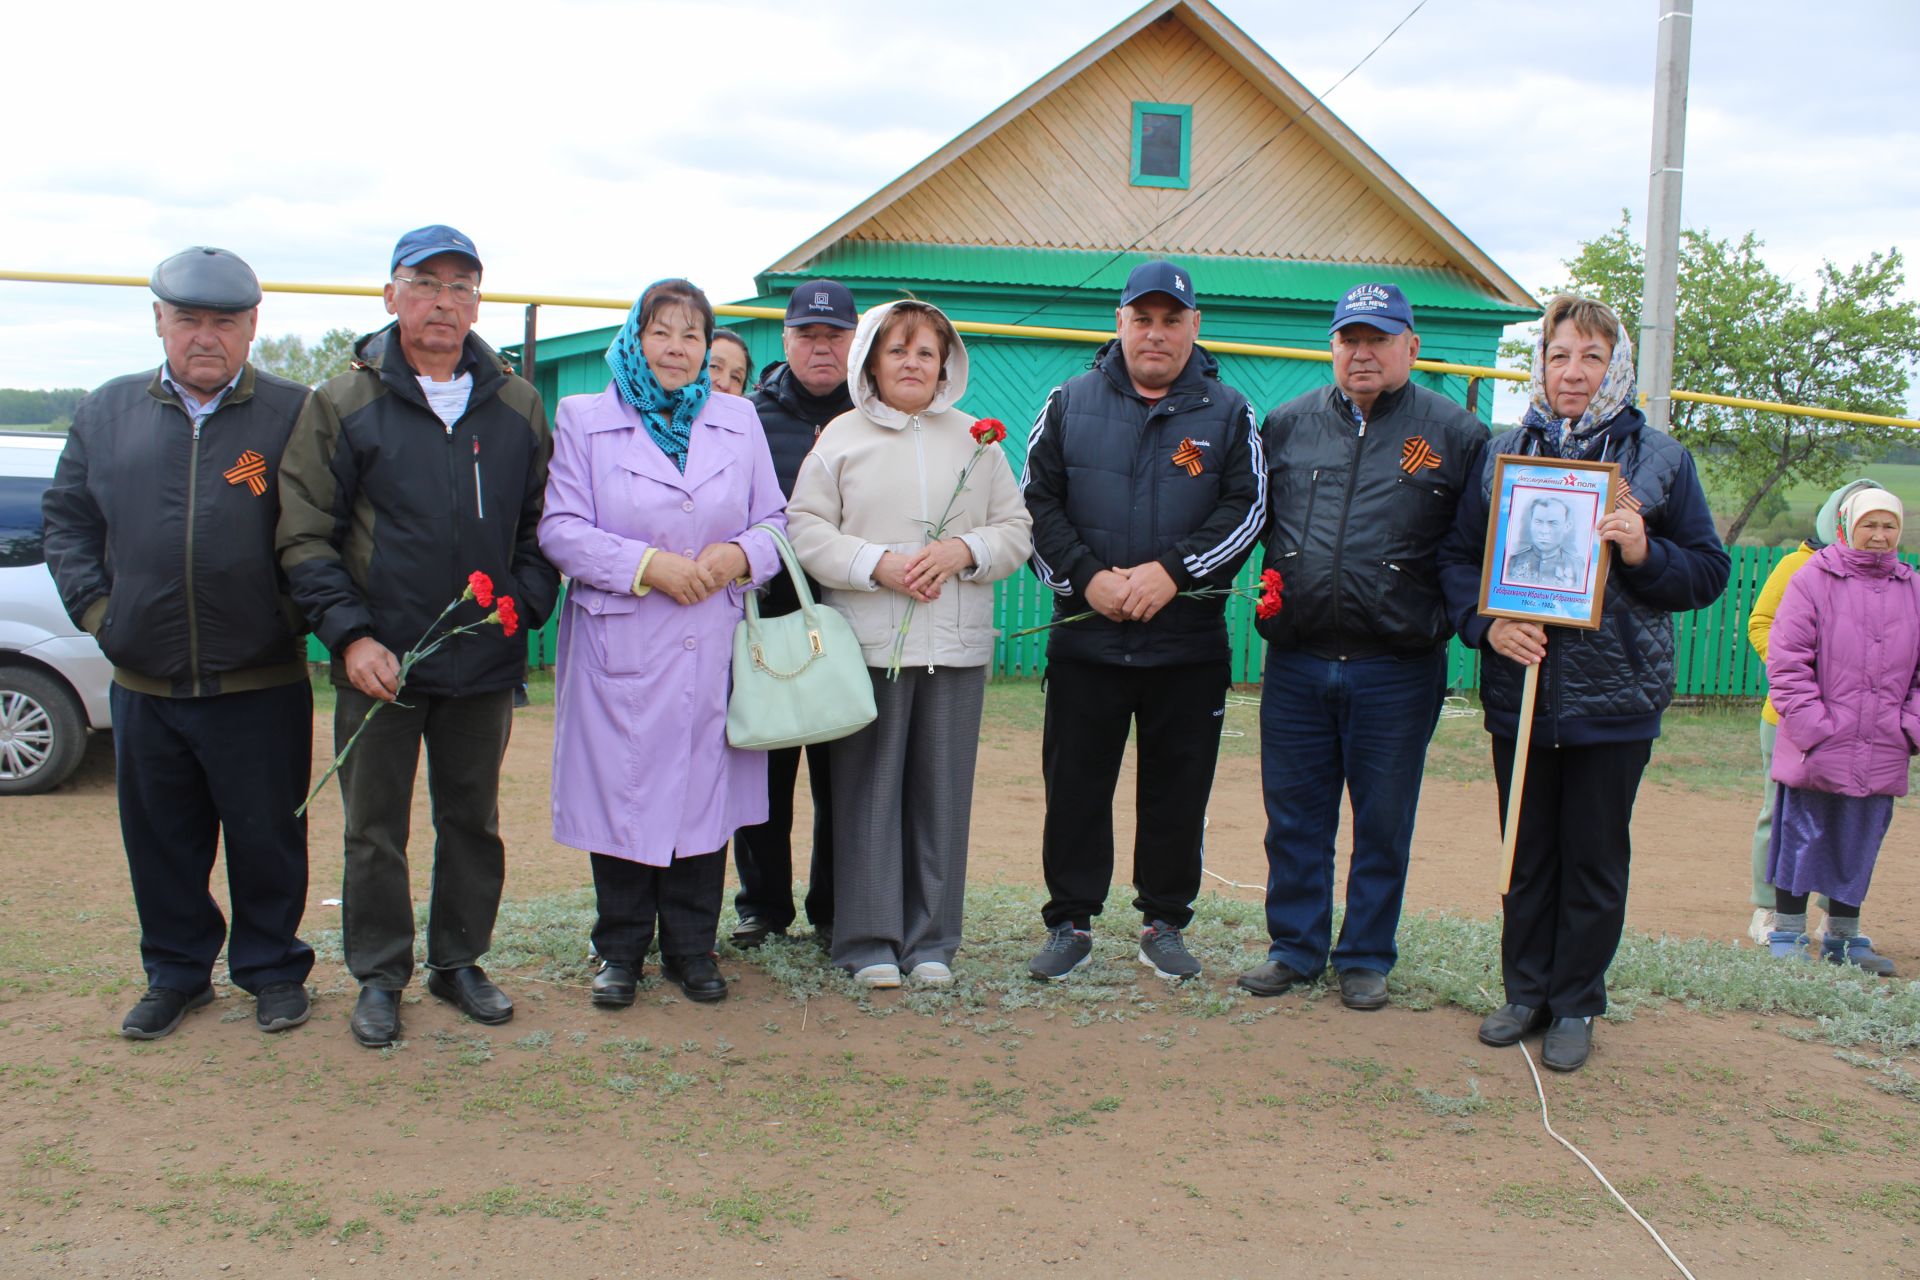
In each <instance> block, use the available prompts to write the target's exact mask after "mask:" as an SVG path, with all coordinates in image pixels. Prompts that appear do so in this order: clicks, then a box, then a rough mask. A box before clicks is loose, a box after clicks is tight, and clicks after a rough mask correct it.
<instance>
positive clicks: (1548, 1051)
mask: <svg viewBox="0 0 1920 1280" xmlns="http://www.w3.org/2000/svg"><path fill="white" fill-rule="evenodd" d="M1592 1052H1593V1024H1592V1023H1591V1022H1588V1021H1587V1020H1586V1019H1585V1018H1555V1019H1554V1020H1553V1025H1552V1026H1550V1027H1548V1028H1547V1038H1546V1040H1545V1042H1544V1043H1542V1044H1541V1046H1540V1061H1542V1062H1544V1063H1546V1065H1547V1068H1548V1070H1550V1071H1578V1070H1579V1069H1580V1068H1582V1067H1584V1066H1586V1065H1587V1055H1588V1054H1589V1053H1592Z"/></svg>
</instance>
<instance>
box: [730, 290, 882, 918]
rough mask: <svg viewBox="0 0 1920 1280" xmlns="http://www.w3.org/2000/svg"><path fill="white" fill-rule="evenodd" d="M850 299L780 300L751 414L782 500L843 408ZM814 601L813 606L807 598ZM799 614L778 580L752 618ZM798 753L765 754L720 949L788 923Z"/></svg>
mask: <svg viewBox="0 0 1920 1280" xmlns="http://www.w3.org/2000/svg"><path fill="white" fill-rule="evenodd" d="M858 321H859V317H858V316H857V315H856V314H855V313H854V309H853V294H852V292H850V291H849V290H848V289H847V287H846V286H845V285H843V284H841V283H840V282H839V281H837V280H809V281H807V283H805V284H803V285H801V286H800V287H799V288H797V289H795V290H794V291H793V293H792V295H791V296H790V297H789V298H788V299H787V323H786V328H785V330H784V331H783V332H782V335H781V344H782V346H783V348H784V349H785V355H786V357H787V358H786V359H785V360H783V361H780V362H779V363H777V364H770V365H768V366H767V367H766V369H765V370H764V371H762V373H761V375H760V385H759V386H758V387H756V388H754V392H753V407H754V409H755V410H756V411H758V413H759V414H760V425H761V427H763V428H764V429H765V431H766V433H767V448H768V449H769V450H771V451H772V453H773V469H774V472H775V474H776V475H778V476H779V478H780V492H781V493H784V494H786V495H788V496H789V497H791V496H792V495H793V480H794V477H795V476H796V475H798V474H799V472H800V464H801V463H802V462H803V461H805V460H806V456H807V454H809V453H811V452H812V451H813V442H814V441H815V440H817V439H819V438H820V431H821V429H822V428H823V427H825V426H826V425H827V424H828V423H829V422H832V421H833V420H834V419H835V418H837V417H839V416H840V415H841V414H843V413H845V412H847V411H848V410H849V409H851V408H853V397H852V396H851V395H849V394H848V393H847V354H848V352H850V351H851V350H852V349H853V330H854V326H855V325H856V324H857V323H858ZM814 598H815V599H816V600H817V599H819V592H818V591H817V590H816V591H815V593H814ZM799 607H800V597H799V595H798V594H797V593H796V592H795V591H794V587H793V579H792V578H791V577H789V576H788V575H787V574H786V573H785V572H784V571H783V572H781V573H780V574H779V575H778V576H776V577H775V578H774V580H773V581H772V582H770V583H768V584H767V594H766V599H765V600H763V601H762V602H761V605H760V613H761V616H762V617H768V618H774V617H779V616H780V615H781V614H786V613H792V612H793V611H794V610H795V609H798V608H799ZM830 745H831V744H830V743H825V742H820V743H815V744H814V745H813V746H810V747H807V748H806V749H805V750H806V753H807V789H808V790H809V791H810V792H811V793H812V795H813V857H812V870H811V871H810V872H809V873H808V875H807V903H806V907H807V921H808V923H810V924H811V925H813V931H814V936H815V938H816V939H817V940H818V941H819V943H820V945H821V946H822V947H823V948H831V947H832V945H833V780H832V775H831V774H830V773H829V772H828V770H827V758H828V748H829V746H830ZM800 752H801V748H799V747H785V748H782V749H781V750H779V751H769V752H768V753H767V820H766V821H765V822H762V823H757V824H756V825H754V826H751V827H742V828H740V830H738V831H736V832H734V833H733V865H734V869H735V870H736V871H737V872H738V873H739V876H740V892H739V893H738V894H737V895H735V897H734V900H733V908H734V912H735V913H736V914H737V915H738V916H739V917H740V920H739V924H738V925H736V926H735V927H734V930H733V933H732V935H731V937H730V938H729V941H731V942H732V943H733V945H734V946H736V947H757V946H759V945H760V944H761V943H762V942H765V941H766V940H767V938H768V937H769V936H771V935H774V934H784V933H785V932H786V931H787V926H788V925H790V924H792V923H793V916H794V911H793V787H794V783H795V781H796V780H797V779H798V777H799V773H800Z"/></svg>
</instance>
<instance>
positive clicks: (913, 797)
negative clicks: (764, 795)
mask: <svg viewBox="0 0 1920 1280" xmlns="http://www.w3.org/2000/svg"><path fill="white" fill-rule="evenodd" d="M867 674H868V675H869V676H870V677H872V679H873V700H874V704H875V706H876V708H877V709H878V711H879V716H878V718H876V719H875V720H874V722H873V723H872V724H870V725H868V726H867V727H866V728H864V729H862V730H861V731H860V732H858V733H856V734H854V735H853V736H852V737H848V738H842V739H840V740H839V741H838V742H835V743H834V744H833V883H834V915H833V963H834V964H836V965H839V966H840V967H841V968H843V969H848V970H856V969H862V968H865V967H866V966H868V965H871V964H898V965H899V966H900V967H901V968H902V969H906V970H910V969H912V968H913V966H915V965H917V964H921V963H923V962H925V961H929V960H934V961H938V962H939V963H941V964H951V963H952V962H953V955H954V952H956V951H958V950H959V949H960V917H961V913H962V912H963V910H964V909H965V905H966V890H967V828H968V820H969V818H970V816H971V813H972V809H973V766H974V759H975V757H976V756H977V755H978V754H979V750H980V711H981V706H982V703H983V701H984V699H985V697H986V690H987V672H986V668H985V667H940V668H937V669H936V670H935V671H934V672H933V673H932V674H928V672H927V669H926V668H925V667H905V668H903V669H902V670H901V672H900V678H899V680H897V681H892V680H888V679H887V673H886V672H885V671H884V670H882V669H879V668H873V667H869V668H868V669H867Z"/></svg>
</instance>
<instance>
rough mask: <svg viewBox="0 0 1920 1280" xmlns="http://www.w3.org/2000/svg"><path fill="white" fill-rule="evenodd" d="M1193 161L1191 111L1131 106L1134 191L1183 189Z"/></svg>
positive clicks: (1158, 105) (1169, 106) (1157, 104)
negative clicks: (1142, 188) (1140, 189)
mask: <svg viewBox="0 0 1920 1280" xmlns="http://www.w3.org/2000/svg"><path fill="white" fill-rule="evenodd" d="M1192 159H1193V108H1192V107H1180V106H1174V105H1172V104H1171V103H1166V102H1136V103H1134V104H1133V174H1132V177H1131V179H1130V180H1131V181H1132V183H1133V185H1134V186H1136V187H1186V186H1188V185H1190V184H1189V182H1188V175H1189V172H1190V170H1191V168H1192V165H1191V161H1192Z"/></svg>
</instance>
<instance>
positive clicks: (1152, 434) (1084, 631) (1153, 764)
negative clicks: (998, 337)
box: [1021, 261, 1267, 981]
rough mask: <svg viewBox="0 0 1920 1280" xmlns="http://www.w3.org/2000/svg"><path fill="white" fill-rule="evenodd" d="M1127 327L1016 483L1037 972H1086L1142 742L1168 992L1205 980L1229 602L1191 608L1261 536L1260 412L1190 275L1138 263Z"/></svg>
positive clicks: (1140, 821)
mask: <svg viewBox="0 0 1920 1280" xmlns="http://www.w3.org/2000/svg"><path fill="white" fill-rule="evenodd" d="M1114 316H1115V321H1116V325H1117V328H1118V337H1116V338H1115V339H1114V340H1113V341H1111V342H1109V343H1107V344H1106V345H1105V346H1103V347H1101V348H1100V351H1099V353H1098V354H1097V355H1096V356H1095V357H1094V367H1093V368H1092V369H1091V370H1089V371H1088V372H1086V373H1083V374H1080V375H1079V376H1078V377H1074V378H1069V379H1068V380H1067V381H1066V382H1064V383H1062V384H1061V385H1060V386H1058V387H1056V388H1054V390H1053V392H1052V394H1051V395H1049V396H1048V397H1047V402H1046V404H1045V405H1044V406H1042V407H1041V410H1040V414H1039V417H1037V418H1036V419H1035V420H1034V424H1033V430H1032V433H1031V435H1030V436H1029V438H1028V440H1027V469H1026V475H1025V477H1024V478H1023V479H1022V480H1021V487H1022V489H1023V490H1024V492H1025V494H1026V499H1027V509H1028V510H1029V511H1030V512H1031V513H1032V514H1033V568H1034V572H1036V573H1037V574H1039V576H1040V580H1041V581H1042V582H1044V583H1046V584H1047V586H1049V587H1050V588H1052V589H1053V591H1054V594H1055V597H1056V598H1055V601H1054V613H1053V616H1054V619H1055V621H1056V624H1057V625H1055V626H1054V627H1053V629H1052V630H1050V631H1049V632H1048V633H1047V681H1046V701H1047V709H1046V728H1045V732H1044V735H1043V740H1042V742H1041V747H1040V752H1041V771H1042V773H1043V775H1044V777H1045V779H1046V791H1047V817H1046V826H1045V830H1044V833H1043V835H1042V837H1041V862H1042V866H1043V868H1044V870H1045V873H1046V878H1047V895H1048V897H1047V904H1046V906H1045V907H1044V908H1043V909H1042V911H1041V919H1042V920H1043V921H1044V922H1045V924H1046V926H1047V940H1046V943H1045V945H1043V946H1042V947H1041V949H1040V951H1039V953H1038V954H1037V955H1035V956H1034V957H1033V959H1032V960H1031V961H1030V962H1029V963H1028V965H1027V972H1028V973H1030V974H1031V975H1032V976H1033V977H1035V978H1040V979H1045V980H1048V981H1059V980H1060V979H1063V978H1066V977H1067V976H1068V975H1070V974H1071V973H1073V972H1074V970H1076V969H1078V968H1080V967H1081V966H1082V965H1084V964H1086V963H1087V962H1088V960H1089V959H1091V958H1092V952H1093V917H1094V916H1097V915H1099V914H1100V910H1101V907H1102V906H1103V905H1104V904H1105V903H1106V900H1107V890H1108V888H1109V887H1110V886H1111V884H1112V883H1113V855H1114V839H1113V791H1114V787H1115V785H1116V784H1117V783H1118V781H1119V778H1120V762H1121V758H1122V757H1123V756H1124V755H1125V754H1126V748H1127V736H1128V733H1129V731H1132V732H1133V733H1134V736H1135V743H1136V749H1137V751H1138V753H1139V774H1140V776H1139V783H1138V786H1137V790H1136V810H1137V815H1138V816H1137V818H1136V825H1135V827H1134V836H1133V882H1134V887H1135V889H1136V890H1137V891H1138V894H1137V896H1136V897H1135V899H1134V907H1135V908H1136V909H1137V910H1138V911H1139V912H1140V915H1141V918H1142V923H1143V925H1144V928H1142V929H1141V931H1140V941H1139V951H1138V955H1139V958H1140V961H1141V963H1143V964H1147V965H1150V966H1151V967H1152V968H1153V970H1154V972H1155V973H1157V974H1159V975H1160V976H1161V977H1163V978H1192V977H1197V976H1198V975H1199V973H1200V964H1199V962H1198V961H1197V960H1195V959H1194V957H1193V955H1192V953H1191V952H1190V951H1188V950H1187V947H1186V944H1185V941H1184V940H1183V938H1182V937H1181V931H1182V930H1184V929H1185V928H1186V927H1187V925H1188V924H1189V923H1190V922H1191V921H1192V919H1193V900H1194V898H1195V897H1196V896H1198V894H1199V892H1200V841H1201V834H1202V829H1203V828H1204V826H1205V823H1206V815H1207V797H1208V795H1209V794H1210V793H1211V792H1212V790H1213V772H1214V764H1215V761H1216V760H1217V758H1218V755H1219V750H1220V717H1221V716H1222V715H1223V714H1224V713H1225V709H1226V696H1227V685H1228V682H1229V680H1230V678H1231V650H1230V648H1229V647H1228V643H1227V626H1226V613H1225V609H1226V602H1225V599H1224V598H1223V597H1221V596H1218V595H1215V596H1207V597H1197V596H1194V595H1192V594H1182V593H1192V592H1195V591H1199V590H1204V589H1207V588H1219V587H1227V586H1231V585H1232V583H1233V577H1234V574H1236V573H1237V572H1239V570H1240V566H1241V565H1243V564H1245V563H1246V560H1247V557H1248V556H1250V555H1251V554H1253V548H1254V545H1255V544H1256V543H1257V542H1258V541H1259V538H1260V529H1261V527H1262V526H1263V524H1264V523H1265V521H1266V479H1267V469H1266V466H1265V464H1264V462H1263V461H1262V459H1261V450H1260V434H1259V430H1258V428H1257V427H1256V425H1255V422H1254V416H1253V408H1252V406H1251V405H1249V404H1248V403H1247V398H1246V397H1245V396H1243V395H1241V394H1240V393H1239V392H1238V391H1235V390H1234V389H1233V388H1232V387H1229V386H1227V385H1226V384H1225V383H1223V382H1221V381H1220V367H1219V365H1218V364H1217V363H1215V361H1214V358H1213V356H1212V355H1211V354H1209V353H1208V352H1207V351H1206V350H1205V349H1203V348H1201V347H1198V346H1196V345H1195V343H1196V341H1197V340H1198V339H1199V336H1200V306H1199V302H1198V300H1197V299H1196V298H1195V296H1194V291H1193V277H1192V276H1191V275H1189V274H1188V272H1187V269H1186V268H1185V267H1182V266H1179V265H1177V264H1175V263H1171V262H1161V261H1154V262H1143V263H1141V264H1140V265H1139V266H1137V267H1135V268H1134V269H1133V271H1132V273H1131V274H1130V275H1128V277H1127V284H1126V288H1125V289H1124V290H1123V291H1122V292H1121V295H1120V307H1119V309H1118V310H1117V311H1116V312H1115V313H1114ZM1089 612H1091V613H1092V614H1093V615H1094V616H1092V617H1088V618H1081V619H1079V620H1074V621H1069V619H1074V618H1075V617H1076V615H1080V614H1086V613H1089Z"/></svg>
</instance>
